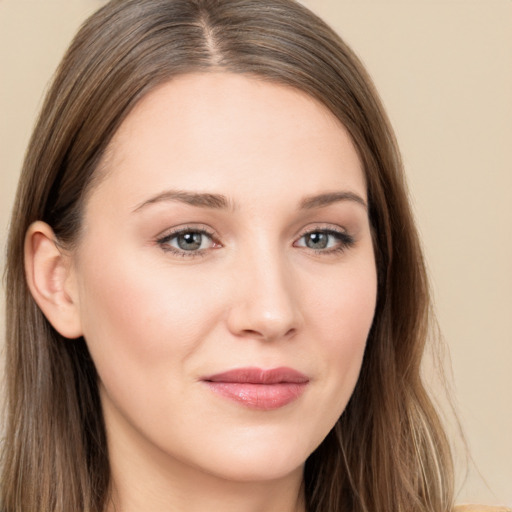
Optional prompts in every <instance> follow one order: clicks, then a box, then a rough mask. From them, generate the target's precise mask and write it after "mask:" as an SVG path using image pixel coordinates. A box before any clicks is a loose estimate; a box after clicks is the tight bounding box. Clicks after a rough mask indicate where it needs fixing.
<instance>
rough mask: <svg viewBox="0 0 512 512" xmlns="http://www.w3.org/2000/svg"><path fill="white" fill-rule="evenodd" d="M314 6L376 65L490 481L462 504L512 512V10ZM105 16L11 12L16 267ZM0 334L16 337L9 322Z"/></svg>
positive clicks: (50, 10) (59, 1)
mask: <svg viewBox="0 0 512 512" xmlns="http://www.w3.org/2000/svg"><path fill="white" fill-rule="evenodd" d="M304 2H305V3H306V4H307V5H309V6H310V7H311V8H313V9H314V10H315V11H317V12H318V13H319V14H321V15H322V16H323V17H324V18H325V19H327V20H328V21H329V22H330V23H331V24H332V25H333V26H334V27H335V28H336V29H337V30H338V31H339V33H340V34H341V35H342V36H343V37H344V38H345V39H346V40H347V41H348V42H349V43H350V44H351V45H352V46H353V47H354V49H355V50H356V52H357V53H358V54H359V55H360V57H361V58H362V60H363V61H364V62H365V63H366V65H367V67H368V69H369V70H370V73H371V74H372V76H373V78H374V80H375V82H376V84H377V88H378V89H379V91H380V93H381V95H382V98H383V100H384V103H385V105H386V106H387V109H388V112H389V114H390V117H391V120H392V122H393V125H394V126H395V129H396V132H397V135H398V139H399V142H400V145H401V148H402V151H403V155H404V160H405V164H406V168H407V172H408V176H409V182H410V188H411V196H412V201H413V204H414V208H415V212H416V215H417V219H418V223H419V227H420V230H421V233H422V236H423V240H424V245H425V250H426V254H427V260H428V265H429V269H430V274H431V279H432V282H433V288H434V294H435V299H436V309H437V312H438V317H439V321H440V324H441V328H442V331H443V333H444V336H445V339H446V341H447V343H448V345H449V347H450V351H451V358H452V365H453V381H454V388H455V395H456V400H457V402H458V409H459V414H460V416H461V419H462V423H463V425H464V429H465V431H466V435H467V438H468V442H469V445H470V448H471V451H472V455H473V458H474V461H475V466H476V467H477V468H478V470H479V472H480V473H481V476H479V474H478V470H477V469H475V467H470V470H469V474H468V476H467V479H466V481H465V482H464V481H463V479H464V474H463V472H462V471H459V483H460V492H459V497H458V501H460V502H464V501H473V502H486V503H490V504H491V503H495V504H500V503H501V504H508V505H512V372H511V362H512V334H511V332H512V331H511V328H510V318H511V316H512V200H511V192H512V156H511V152H512V149H511V148H512V1H511V0H402V1H391V0H389V1H379V0H373V1H370V0H304ZM100 4H101V1H100V0H44V1H43V0H0V244H1V246H2V261H1V265H2V267H3V262H4V260H3V252H4V250H3V249H4V247H5V238H6V230H7V225H8V217H9V211H10V208H11V205H12V201H13V197H14V191H15V186H16V180H17V175H18V172H19V168H20V165H21V161H22V156H23V152H24V150H25V146H26V144H27V142H28V137H29V135H30V131H31V128H32V126H33V123H34V119H35V116H36V113H37V111H38V109H39V107H40V105H41V99H42V93H43V91H44V90H45V88H46V86H47V83H48V81H49V79H50V77H51V75H52V72H53V70H54V69H55V67H56V65H57V63H58V61H59V59H60V57H61V56H62V54H63V52H64V49H65V47H66V46H67V44H68V43H69V41H70V39H71V37H72V36H73V34H74V32H75V31H76V29H77V27H78V25H79V24H80V23H81V22H82V21H83V19H84V18H85V17H86V16H87V15H88V14H89V13H91V12H92V11H94V10H95V9H96V8H97V7H98V6H99V5H100ZM2 300H3V299H2ZM0 324H1V325H0V327H2V331H3V317H0ZM456 437H457V436H456V435H455V434H454V438H456ZM455 441H456V439H455ZM456 444H457V443H456ZM484 480H485V481H486V482H487V483H485V482H484Z"/></svg>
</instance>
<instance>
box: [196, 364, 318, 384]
mask: <svg viewBox="0 0 512 512" xmlns="http://www.w3.org/2000/svg"><path fill="white" fill-rule="evenodd" d="M202 380H204V381H207V382H225V383H239V384H279V383H294V384H303V383H306V382H309V379H308V377H307V376H306V375H304V374H303V373H301V372H299V371H297V370H294V369H293V368H287V367H285V366H282V367H279V368H272V369H268V370H264V369H262V368H255V367H248V368H236V369H234V370H228V371H226V372H222V373H216V374H214V375H209V376H207V377H203V379H202Z"/></svg>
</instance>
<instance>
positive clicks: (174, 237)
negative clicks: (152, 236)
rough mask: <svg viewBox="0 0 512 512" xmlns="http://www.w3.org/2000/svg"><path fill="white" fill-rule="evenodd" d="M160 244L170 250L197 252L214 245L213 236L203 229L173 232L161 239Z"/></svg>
mask: <svg viewBox="0 0 512 512" xmlns="http://www.w3.org/2000/svg"><path fill="white" fill-rule="evenodd" d="M159 243H160V245H162V246H164V247H167V248H168V249H169V250H176V251H185V252H196V251H201V250H203V249H209V248H210V247H212V246H213V245H214V242H213V240H212V237H211V236H210V235H209V234H208V233H205V232H203V231H192V230H189V231H181V232H179V233H172V234H170V235H168V236H166V237H164V238H162V239H161V240H159Z"/></svg>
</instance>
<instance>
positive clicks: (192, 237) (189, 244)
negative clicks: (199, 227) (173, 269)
mask: <svg viewBox="0 0 512 512" xmlns="http://www.w3.org/2000/svg"><path fill="white" fill-rule="evenodd" d="M201 238H202V234H201V233H185V234H183V235H179V236H178V246H179V248H180V249H183V250H184V251H193V250H194V249H199V247H201Z"/></svg>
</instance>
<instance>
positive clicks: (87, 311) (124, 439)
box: [73, 73, 376, 481]
mask: <svg viewBox="0 0 512 512" xmlns="http://www.w3.org/2000/svg"><path fill="white" fill-rule="evenodd" d="M98 173H99V174H100V178H101V179H100V181H99V182H98V184H97V185H96V186H95V188H94V189H93V190H92V192H91V194H90V196H89V198H88V200H87V202H86V206H85V212H84V224H83V232H82V235H81V238H80V240H79V243H78V246H77V249H76V251H75V253H74V255H73V258H74V260H73V282H74V283H75V288H74V290H75V293H76V302H77V304H78V314H79V315H80V321H81V326H82V331H83V335H84V337H85V339H86V342H87V345H88V347H89V349H90V352H91V355H92V358H93V360H94V363H95V365H96V367H97V371H98V375H99V385H100V393H101V400H102V405H103V409H104V414H105V422H106V427H107V433H108V439H109V450H110V455H111V461H112V465H113V468H114V469H115V468H116V466H117V465H119V464H121V465H122V464H123V462H122V461H123V460H127V459H129V460H130V461H131V464H132V466H133V467H135V468H136V467H140V466H144V465H145V464H146V465H147V464H158V465H159V467H161V468H165V469H166V470H169V471H171V472H172V471H174V470H180V471H184V470H188V471H193V472H203V474H204V473H208V474H210V475H216V476H220V477H222V478H225V479H232V480H243V481H255V480H269V479H277V478H282V477H285V476H287V475H291V474H295V475H297V474H299V472H300V471H301V468H302V465H303V463H304V461H305V459H306V458H307V456H308V455H309V454H310V453H311V452H312V451H313V450H314V449H315V448H316V447H317V446H318V444H319V443H320V442H321V441H322V440H323V438H324V437H325V436H326V435H327V433H328V432H329V430H330V429H331V428H332V427H333V425H334V424H335V422H336V420H337V419H338V417H339V416H340V414H341V413H342V412H343V410H344V408H345V406H346V404H347V401H348V399H349V397H350V395H351V393H352V391H353V389H354V386H355V383H356V381H357V378H358V374H359V370H360V366H361V361H362V357H363V352H364V348H365V342H366V338H367V335H368V331H369V329H370V325H371V323H372V318H373V313H374V307H375V299H376V270H375V261H374V254H373V248H372V239H371V233H370V226H369V222H368V212H367V208H366V201H367V197H366V184H365V178H364V174H363V171H362V168H361V163H360V161H359V158H358V155H357V153H356V151H355V149H354V146H353V144H352V142H351V139H350V137H349V136H348V134H347V132H346V130H345V129H344V128H343V126H341V125H340V123H339V122H338V121H337V120H336V119H335V118H334V117H333V115H332V114H331V113H330V112H328V111H327V109H326V108H324V107H323V106H321V105H320V104H319V103H317V102H316V101H314V100H313V99H311V98H310V97H308V96H306V95H305V94H303V93H301V92H297V91H296V90H293V89H291V88H288V87H284V86H281V85H276V84H271V83H268V82H263V81H260V80H257V79H255V78H248V77H244V76H240V75H233V74H228V73H204V74H191V75H185V76H182V77H179V78H177V79H175V80H173V81H171V82H169V83H167V84H165V85H163V86H161V87H159V88H158V89H156V90H155V91H153V92H151V93H150V94H148V95H147V96H146V97H145V98H144V99H143V100H142V101H141V102H140V103H139V104H138V105H137V106H136V107H135V109H134V110H133V111H132V112H131V113H130V114H129V116H128V117H127V118H126V120H125V121H124V123H123V124H122V126H121V128H120V129H119V131H118V132H117V134H116V135H115V137H114V139H113V141H112V143H111V145H110V147H109V152H108V155H107V157H106V158H105V159H104V162H103V165H102V166H101V169H100V170H98Z"/></svg>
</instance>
